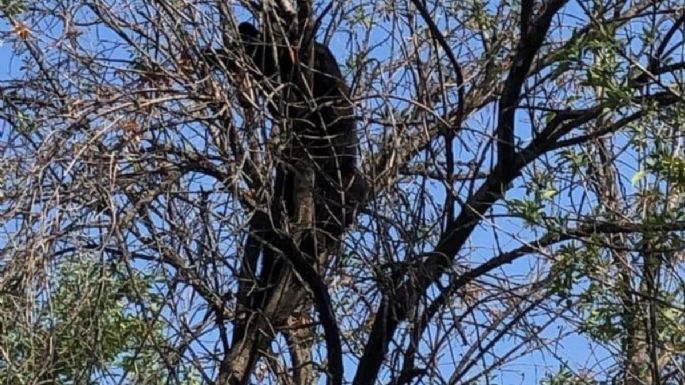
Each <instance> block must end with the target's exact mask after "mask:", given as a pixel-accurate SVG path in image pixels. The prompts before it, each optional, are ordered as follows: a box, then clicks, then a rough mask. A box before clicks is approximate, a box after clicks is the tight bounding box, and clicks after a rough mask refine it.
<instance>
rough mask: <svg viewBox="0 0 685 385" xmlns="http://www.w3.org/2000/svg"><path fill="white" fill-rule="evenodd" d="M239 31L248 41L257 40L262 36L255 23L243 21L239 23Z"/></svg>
mask: <svg viewBox="0 0 685 385" xmlns="http://www.w3.org/2000/svg"><path fill="white" fill-rule="evenodd" d="M238 32H240V37H242V38H243V40H245V41H248V42H252V41H257V40H259V39H260V38H261V36H262V34H261V33H260V32H259V30H258V29H257V28H255V26H254V25H252V24H250V23H247V22H243V23H240V25H238Z"/></svg>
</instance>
